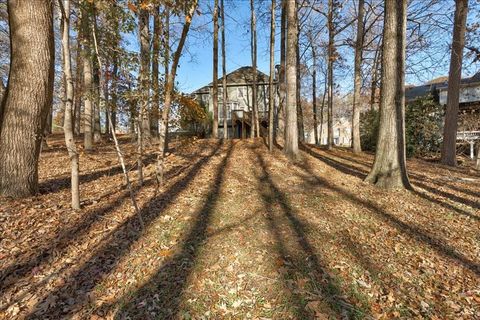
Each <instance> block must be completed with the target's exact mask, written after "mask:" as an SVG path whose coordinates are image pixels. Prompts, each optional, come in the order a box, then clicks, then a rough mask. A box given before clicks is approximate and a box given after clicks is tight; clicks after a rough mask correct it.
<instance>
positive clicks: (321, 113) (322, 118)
mask: <svg viewBox="0 0 480 320" xmlns="http://www.w3.org/2000/svg"><path fill="white" fill-rule="evenodd" d="M326 96H327V81H325V85H324V88H323V96H322V106H321V107H320V134H319V136H318V139H319V140H320V144H322V137H323V122H324V119H325V116H324V115H325V113H324V112H325V97H326Z"/></svg>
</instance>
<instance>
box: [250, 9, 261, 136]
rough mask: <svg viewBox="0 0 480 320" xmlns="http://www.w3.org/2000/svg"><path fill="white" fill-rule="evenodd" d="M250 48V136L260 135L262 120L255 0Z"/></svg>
mask: <svg viewBox="0 0 480 320" xmlns="http://www.w3.org/2000/svg"><path fill="white" fill-rule="evenodd" d="M250 13H251V19H250V29H251V37H250V48H251V55H252V68H253V70H252V126H251V130H250V132H251V133H250V137H252V138H253V137H254V136H256V137H260V122H259V119H258V101H257V89H258V88H257V18H256V16H255V6H254V3H253V0H250Z"/></svg>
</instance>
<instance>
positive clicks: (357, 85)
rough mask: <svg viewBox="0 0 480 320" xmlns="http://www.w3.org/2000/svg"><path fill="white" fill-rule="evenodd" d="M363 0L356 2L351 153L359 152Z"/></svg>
mask: <svg viewBox="0 0 480 320" xmlns="http://www.w3.org/2000/svg"><path fill="white" fill-rule="evenodd" d="M363 7H364V0H359V1H358V16H357V41H356V43H355V67H354V68H355V71H354V89H353V91H354V93H353V111H352V148H353V152H361V151H362V147H361V144H360V90H361V88H362V75H361V71H362V52H363V37H364V35H363V12H364V8H363Z"/></svg>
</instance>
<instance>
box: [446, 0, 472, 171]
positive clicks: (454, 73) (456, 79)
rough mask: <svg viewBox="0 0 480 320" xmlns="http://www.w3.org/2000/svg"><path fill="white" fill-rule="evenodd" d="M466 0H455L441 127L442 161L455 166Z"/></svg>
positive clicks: (466, 10) (466, 9)
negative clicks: (450, 52)
mask: <svg viewBox="0 0 480 320" xmlns="http://www.w3.org/2000/svg"><path fill="white" fill-rule="evenodd" d="M467 12H468V0H456V1H455V20H454V25H453V41H452V54H451V57H450V71H449V74H448V93H447V112H446V115H445V126H444V128H443V145H442V163H443V164H446V165H448V166H456V165H457V158H456V153H457V152H456V143H457V126H458V103H459V99H460V81H461V78H462V60H463V47H464V45H465V29H466V22H467Z"/></svg>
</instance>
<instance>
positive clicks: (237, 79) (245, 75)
mask: <svg viewBox="0 0 480 320" xmlns="http://www.w3.org/2000/svg"><path fill="white" fill-rule="evenodd" d="M226 77H227V85H232V84H250V83H252V81H253V67H251V66H244V67H240V68H238V69H236V70H234V71H232V72H230V73H228V74H227V75H226ZM268 80H269V76H268V75H266V74H265V73H263V72H261V71H259V70H258V69H257V83H268ZM222 81H223V77H221V78H219V79H218V85H219V87H221V83H222ZM212 86H213V82H210V83H209V84H208V85H206V86H204V87H201V88H199V89H197V90H195V91H193V92H192V93H208V92H209V88H210V87H212Z"/></svg>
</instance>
